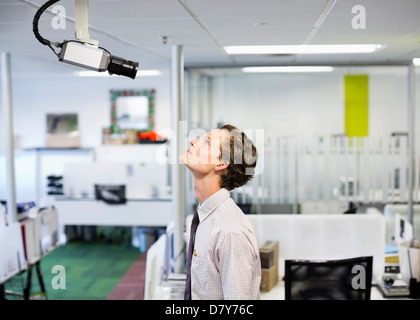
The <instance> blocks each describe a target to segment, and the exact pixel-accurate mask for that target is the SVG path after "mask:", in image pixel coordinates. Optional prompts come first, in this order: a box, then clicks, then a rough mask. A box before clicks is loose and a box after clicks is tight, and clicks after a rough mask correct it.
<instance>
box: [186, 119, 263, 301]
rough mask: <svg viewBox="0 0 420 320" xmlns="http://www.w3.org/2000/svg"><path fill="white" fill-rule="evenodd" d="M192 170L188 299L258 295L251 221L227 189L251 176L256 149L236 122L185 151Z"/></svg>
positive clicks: (256, 249)
mask: <svg viewBox="0 0 420 320" xmlns="http://www.w3.org/2000/svg"><path fill="white" fill-rule="evenodd" d="M180 159H181V161H182V162H183V163H184V164H185V165H186V167H187V168H188V169H189V170H190V171H191V173H192V175H193V180H194V193H195V195H196V198H197V200H198V202H199V204H198V208H197V212H198V218H199V224H198V227H197V230H196V233H195V241H194V247H193V254H192V261H191V270H190V272H191V294H190V295H189V283H188V280H187V284H186V290H185V292H186V295H185V299H193V300H195V299H203V300H223V299H225V300H228V299H229V300H242V299H244V300H254V299H260V282H261V262H260V255H259V247H258V242H257V238H256V236H255V233H254V230H253V227H252V224H251V223H250V222H249V220H248V219H247V217H246V216H245V214H244V213H243V212H242V210H241V209H240V208H239V207H238V206H237V205H236V204H235V202H234V201H233V199H232V198H231V197H230V193H229V191H231V190H233V189H235V188H237V187H240V186H242V185H244V184H246V183H247V182H248V181H249V180H251V179H252V177H253V174H254V170H255V166H256V160H257V150H256V148H255V146H254V144H253V143H252V141H251V140H250V139H248V137H247V136H246V135H245V134H244V133H242V132H240V131H239V130H238V129H237V128H236V127H234V126H232V125H224V126H222V127H220V128H219V129H216V130H212V131H211V132H209V133H208V134H206V135H204V136H203V137H201V138H200V139H195V140H192V141H191V147H190V148H189V149H188V150H187V152H186V153H184V154H183V155H181V157H180ZM188 272H189V270H188Z"/></svg>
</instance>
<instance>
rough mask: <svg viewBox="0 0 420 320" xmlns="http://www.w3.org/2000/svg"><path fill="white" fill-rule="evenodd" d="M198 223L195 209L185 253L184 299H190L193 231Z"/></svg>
mask: <svg viewBox="0 0 420 320" xmlns="http://www.w3.org/2000/svg"><path fill="white" fill-rule="evenodd" d="M198 223H199V220H198V212H197V211H195V212H194V216H193V219H192V222H191V231H190V244H189V247H188V255H187V281H186V282H185V293H184V300H191V260H192V254H193V250H194V240H195V231H196V230H197V226H198Z"/></svg>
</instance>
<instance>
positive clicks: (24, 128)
mask: <svg viewBox="0 0 420 320" xmlns="http://www.w3.org/2000/svg"><path fill="white" fill-rule="evenodd" d="M111 89H155V90H156V100H155V128H156V130H160V129H163V128H170V123H171V122H170V78H169V72H166V73H163V75H162V76H157V77H137V78H136V79H135V80H133V79H130V78H125V77H117V76H114V77H110V78H82V77H77V78H76V77H71V78H69V77H43V76H40V77H38V78H35V77H27V78H23V77H13V76H12V95H13V96H12V100H13V129H14V134H15V136H17V141H16V145H15V147H16V148H31V147H44V146H45V132H46V114H47V113H62V112H76V113H78V115H79V129H80V132H81V146H82V147H96V146H99V145H101V143H102V129H103V128H105V127H109V126H110V121H111V116H110V112H111V101H110V90H111ZM0 120H1V121H3V119H2V115H1V114H0ZM0 138H1V144H0V146H1V145H3V143H4V133H3V132H0Z"/></svg>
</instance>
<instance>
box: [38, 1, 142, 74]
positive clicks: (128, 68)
mask: <svg viewBox="0 0 420 320" xmlns="http://www.w3.org/2000/svg"><path fill="white" fill-rule="evenodd" d="M58 1H59V0H49V1H47V2H46V3H45V4H44V5H42V6H41V7H40V8H39V9H38V11H37V12H36V14H35V16H34V19H33V23H32V25H33V32H34V34H35V37H36V38H37V39H38V41H39V42H41V43H42V44H44V45H46V46H48V47H50V49H51V50H52V51H53V52H54V53H55V55H56V56H57V57H58V60H59V61H62V62H66V63H69V64H72V65H76V66H79V67H82V68H86V69H90V70H94V71H99V72H103V71H108V73H109V74H116V75H122V76H126V77H130V78H132V79H135V77H136V74H137V68H138V66H139V63H138V62H133V61H130V60H126V59H123V58H120V57H117V56H113V55H111V53H110V52H109V51H108V50H106V49H104V48H101V47H99V46H98V45H97V44H98V41H96V40H92V39H90V38H89V33H88V23H87V22H88V2H89V0H75V12H76V19H75V20H76V21H75V22H76V39H77V40H70V41H66V40H65V41H63V42H61V43H60V42H52V41H49V40H47V39H45V38H43V37H42V36H41V35H40V33H39V30H38V22H39V19H40V17H41V15H42V13H43V12H44V11H45V10H46V9H47V8H48V7H50V6H51V5H53V4H54V3H56V2H58ZM52 46H55V47H57V48H61V51H60V53H59V54H58V53H57V52H56V51H55V50H54V48H53V47H52Z"/></svg>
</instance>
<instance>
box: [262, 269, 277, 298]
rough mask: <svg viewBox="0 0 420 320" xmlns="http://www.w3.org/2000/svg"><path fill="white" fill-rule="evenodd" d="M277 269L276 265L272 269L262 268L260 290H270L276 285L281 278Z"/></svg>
mask: <svg viewBox="0 0 420 320" xmlns="http://www.w3.org/2000/svg"><path fill="white" fill-rule="evenodd" d="M276 269H277V268H276V267H275V266H272V267H271V268H270V269H261V285H260V291H264V292H268V291H270V290H271V289H273V287H275V285H276V284H277V282H278V279H279V275H278V273H277V271H276Z"/></svg>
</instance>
